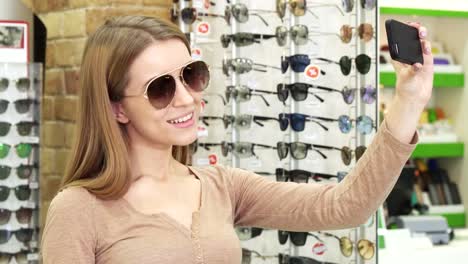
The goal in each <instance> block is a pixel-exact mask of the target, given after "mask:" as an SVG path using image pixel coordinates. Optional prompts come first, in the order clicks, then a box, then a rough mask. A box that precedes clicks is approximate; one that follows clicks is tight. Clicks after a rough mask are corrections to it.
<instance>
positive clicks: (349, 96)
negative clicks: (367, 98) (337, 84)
mask: <svg viewBox="0 0 468 264" xmlns="http://www.w3.org/2000/svg"><path fill="white" fill-rule="evenodd" d="M342 95H343V100H344V101H345V102H346V103H347V104H352V103H353V102H354V98H355V97H356V89H349V88H348V87H345V88H343V91H342Z"/></svg>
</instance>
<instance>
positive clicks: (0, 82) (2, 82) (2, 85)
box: [0, 78, 10, 92]
mask: <svg viewBox="0 0 468 264" xmlns="http://www.w3.org/2000/svg"><path fill="white" fill-rule="evenodd" d="M9 84H10V82H9V81H8V79H6V78H0V92H3V91H5V90H6V89H7V88H8V85H9Z"/></svg>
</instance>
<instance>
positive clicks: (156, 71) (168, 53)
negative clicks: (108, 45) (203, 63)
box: [117, 39, 202, 147]
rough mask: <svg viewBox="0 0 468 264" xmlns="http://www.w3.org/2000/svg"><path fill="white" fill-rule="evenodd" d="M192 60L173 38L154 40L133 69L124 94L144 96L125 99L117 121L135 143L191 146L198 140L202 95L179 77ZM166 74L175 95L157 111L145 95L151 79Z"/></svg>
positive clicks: (132, 66)
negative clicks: (173, 84)
mask: <svg viewBox="0 0 468 264" xmlns="http://www.w3.org/2000/svg"><path fill="white" fill-rule="evenodd" d="M191 59H192V58H191V56H190V54H189V52H188V50H187V47H186V46H185V45H184V43H183V42H182V41H180V40H178V39H170V40H164V41H155V42H154V44H151V45H150V46H148V47H147V48H146V49H145V50H144V51H143V52H142V53H141V54H140V55H139V56H138V57H137V58H136V59H135V61H134V62H133V64H132V65H131V66H130V69H129V77H130V78H129V84H128V86H127V88H126V90H125V92H124V94H125V95H140V94H141V96H136V97H125V98H124V99H123V100H122V101H121V104H120V105H119V106H118V108H119V109H118V111H120V113H121V115H120V117H119V115H117V116H118V117H117V119H118V121H119V122H121V123H124V124H126V128H127V132H128V135H129V137H130V142H131V143H132V144H133V143H135V142H140V143H144V144H151V145H153V146H163V147H167V146H169V145H188V144H190V143H192V142H193V141H195V140H196V138H197V123H198V117H199V114H200V109H201V100H202V93H201V92H195V91H193V90H192V89H190V88H189V87H185V86H184V84H183V83H182V81H181V80H180V78H179V76H180V72H181V68H180V67H181V66H183V65H185V64H186V63H187V62H189V61H191ZM169 71H171V72H170V73H168V72H169ZM165 73H168V74H169V75H171V76H172V77H174V79H175V83H176V89H175V94H174V98H173V99H172V101H171V102H170V103H169V104H168V105H167V107H165V108H162V109H156V108H155V107H153V106H152V105H151V104H150V102H149V101H148V100H147V99H146V98H145V97H144V96H143V93H144V91H145V86H146V84H147V83H148V82H149V81H150V80H151V79H153V78H154V77H156V76H159V75H161V74H165ZM182 121H183V122H182Z"/></svg>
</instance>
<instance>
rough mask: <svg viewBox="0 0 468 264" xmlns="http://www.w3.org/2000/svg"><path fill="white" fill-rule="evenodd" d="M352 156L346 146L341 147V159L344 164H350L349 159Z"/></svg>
mask: <svg viewBox="0 0 468 264" xmlns="http://www.w3.org/2000/svg"><path fill="white" fill-rule="evenodd" d="M352 158H353V154H352V152H351V149H350V148H348V147H343V148H342V149H341V160H342V161H343V163H344V164H345V165H349V164H351V160H352Z"/></svg>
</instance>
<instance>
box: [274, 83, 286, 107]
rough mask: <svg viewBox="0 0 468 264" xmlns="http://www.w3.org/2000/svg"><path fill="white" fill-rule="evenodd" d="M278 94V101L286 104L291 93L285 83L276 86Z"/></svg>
mask: <svg viewBox="0 0 468 264" xmlns="http://www.w3.org/2000/svg"><path fill="white" fill-rule="evenodd" d="M276 92H277V93H278V100H280V101H281V102H286V99H288V96H289V91H288V88H286V85H285V84H284V83H279V84H278V85H277V86H276Z"/></svg>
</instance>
